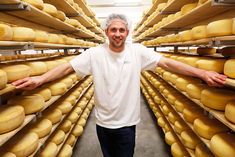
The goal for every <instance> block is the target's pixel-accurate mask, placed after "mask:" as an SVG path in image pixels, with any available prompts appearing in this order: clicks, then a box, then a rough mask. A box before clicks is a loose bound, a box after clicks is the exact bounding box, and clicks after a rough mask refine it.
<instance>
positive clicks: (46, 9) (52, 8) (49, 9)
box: [42, 3, 57, 17]
mask: <svg viewBox="0 0 235 157" xmlns="http://www.w3.org/2000/svg"><path fill="white" fill-rule="evenodd" d="M42 11H44V12H46V13H47V14H50V15H51V16H54V17H56V15H57V9H56V7H55V6H54V5H51V4H48V3H44V7H43V10H42Z"/></svg>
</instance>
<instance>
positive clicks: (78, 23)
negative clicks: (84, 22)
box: [64, 18, 81, 27]
mask: <svg viewBox="0 0 235 157" xmlns="http://www.w3.org/2000/svg"><path fill="white" fill-rule="evenodd" d="M64 22H65V23H68V24H70V25H72V26H73V27H79V26H80V25H81V24H80V22H78V20H76V19H70V18H66V19H65V21H64Z"/></svg>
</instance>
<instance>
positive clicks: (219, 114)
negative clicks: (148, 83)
mask: <svg viewBox="0 0 235 157" xmlns="http://www.w3.org/2000/svg"><path fill="white" fill-rule="evenodd" d="M154 74H155V73H154ZM155 75H157V74H155ZM157 76H159V75H157ZM159 77H160V78H162V77H161V76H159ZM162 80H164V79H163V78H162ZM165 82H167V81H165ZM167 83H168V84H169V85H171V86H172V87H174V88H175V89H176V90H177V91H179V92H180V93H182V94H183V95H184V96H186V97H187V98H188V99H189V100H191V101H193V102H194V103H195V104H197V105H198V106H200V107H201V108H203V109H204V110H206V111H207V112H208V113H209V114H211V115H212V116H213V117H215V118H216V119H218V120H219V121H220V122H221V123H223V124H224V125H226V126H227V127H229V128H230V129H231V130H232V131H235V124H233V123H232V122H229V121H228V120H227V119H226V118H225V116H224V112H222V111H217V110H214V109H211V108H208V107H206V106H204V105H203V104H202V103H201V102H200V101H199V100H197V99H192V98H191V97H190V96H188V94H187V93H186V92H182V91H180V90H178V89H177V88H176V86H174V85H173V84H172V83H170V82H167Z"/></svg>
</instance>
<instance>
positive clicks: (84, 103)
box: [78, 101, 87, 109]
mask: <svg viewBox="0 0 235 157" xmlns="http://www.w3.org/2000/svg"><path fill="white" fill-rule="evenodd" d="M86 105H87V102H86V101H80V102H79V103H78V106H79V107H80V108H81V109H84V108H85V107H86Z"/></svg>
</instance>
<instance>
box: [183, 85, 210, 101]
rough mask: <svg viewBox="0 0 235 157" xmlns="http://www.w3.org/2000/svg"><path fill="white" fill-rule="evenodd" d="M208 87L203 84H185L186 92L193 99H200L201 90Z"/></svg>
mask: <svg viewBox="0 0 235 157" xmlns="http://www.w3.org/2000/svg"><path fill="white" fill-rule="evenodd" d="M206 88H208V86H207V85H205V84H188V85H187V86H186V92H187V94H188V95H189V96H190V97H191V98H193V99H198V100H200V99H201V92H202V91H203V90H204V89H206Z"/></svg>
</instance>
